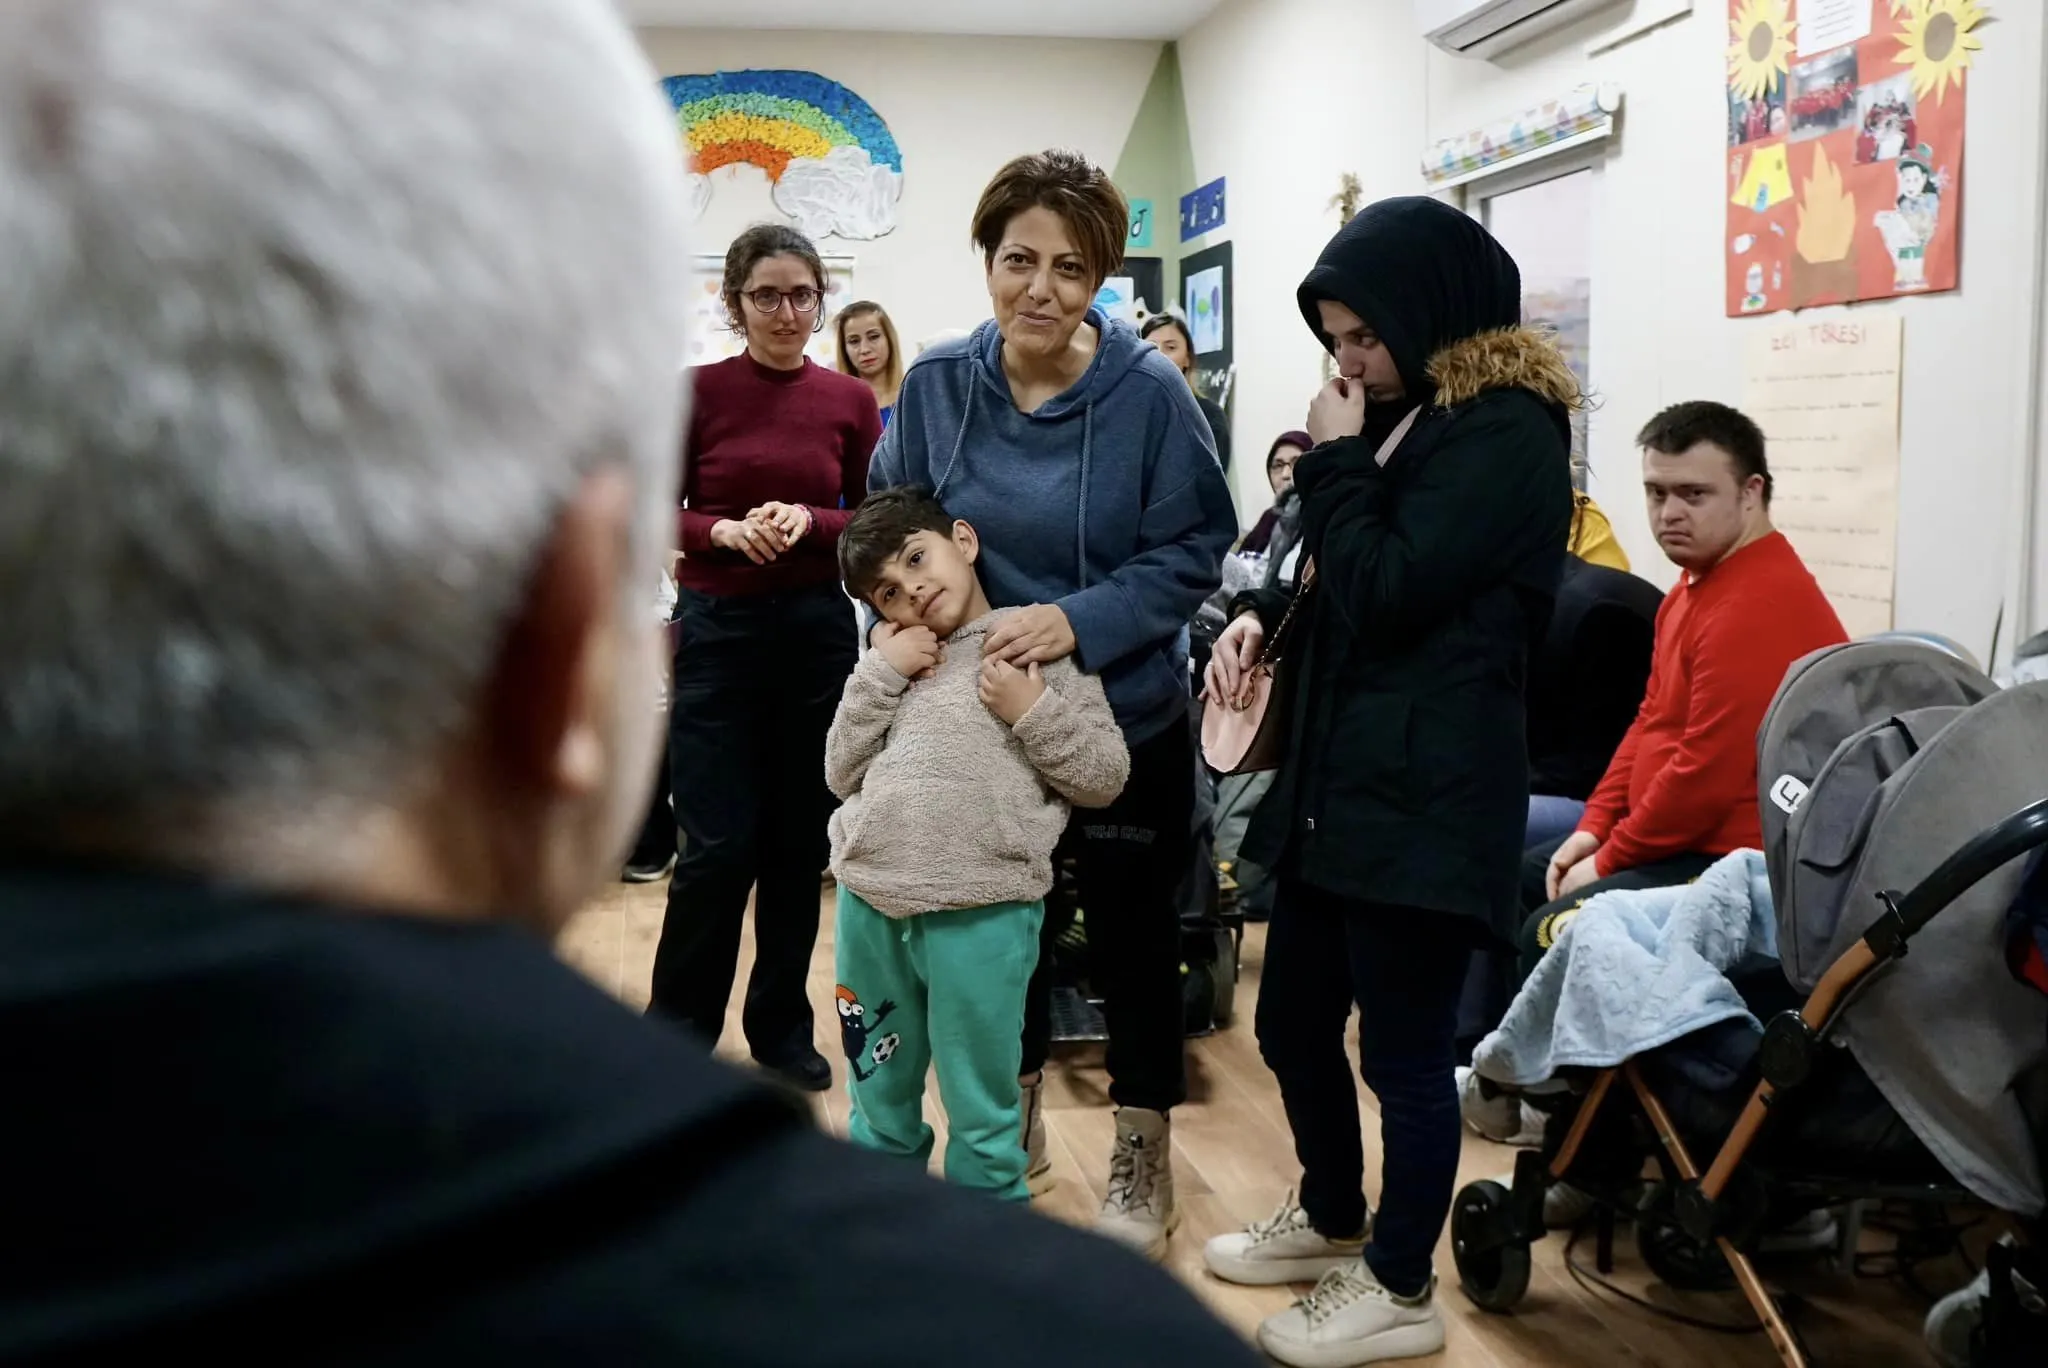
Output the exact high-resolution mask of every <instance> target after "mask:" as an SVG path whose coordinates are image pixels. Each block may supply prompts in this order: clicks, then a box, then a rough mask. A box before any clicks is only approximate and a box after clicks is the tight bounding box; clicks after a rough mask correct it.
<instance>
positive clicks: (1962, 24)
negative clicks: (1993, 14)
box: [1892, 0, 1984, 104]
mask: <svg viewBox="0 0 2048 1368" xmlns="http://www.w3.org/2000/svg"><path fill="white" fill-rule="evenodd" d="M1983 22H1984V11H1983V10H1982V9H1981V8H1979V7H1978V5H1977V0H1913V2H1912V4H1911V5H1910V6H1909V7H1908V8H1907V13H1906V19H1905V22H1904V23H1903V24H1902V25H1900V29H1899V37H1900V39H1901V40H1902V41H1903V42H1904V43H1905V46H1904V47H1902V48H1900V49H1899V54H1898V56H1897V57H1894V58H1893V59H1892V60H1893V61H1895V62H1897V63H1898V64H1899V65H1900V66H1903V67H1910V68H1912V71H1913V95H1914V98H1916V99H1922V100H1924V99H1926V98H1927V97H1928V96H1929V95H1930V94H1931V95H1933V96H1934V102H1935V103H1936V104H1940V103H1941V101H1942V97H1943V96H1944V95H1946V94H1947V93H1948V88H1949V86H1951V85H1953V86H1954V87H1955V88H1956V89H1957V90H1961V89H1962V88H1963V73H1964V72H1966V71H1968V70H1969V69H1970V54H1971V53H1973V52H1977V51H1979V50H1981V49H1982V48H1983V46H1984V43H1983V40H1981V39H1979V38H1978V37H1977V35H1976V34H1975V33H1974V32H1972V30H1974V29H1975V28H1976V27H1977V25H1979V24H1981V23H1983Z"/></svg>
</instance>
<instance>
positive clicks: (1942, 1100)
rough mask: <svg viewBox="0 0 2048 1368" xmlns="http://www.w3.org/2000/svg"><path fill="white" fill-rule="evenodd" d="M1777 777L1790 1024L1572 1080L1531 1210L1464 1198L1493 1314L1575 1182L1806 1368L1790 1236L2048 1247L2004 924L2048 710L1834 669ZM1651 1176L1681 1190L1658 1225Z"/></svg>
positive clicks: (1915, 664) (1771, 788)
mask: <svg viewBox="0 0 2048 1368" xmlns="http://www.w3.org/2000/svg"><path fill="white" fill-rule="evenodd" d="M1757 773H1758V775H1759V781H1758V788H1759V801H1760V807H1761V815H1762V821H1763V829H1764V835H1765V846H1766V849H1765V852H1764V854H1765V863H1766V866H1767V868H1768V872H1769V876H1770V886H1771V892H1772V899H1773V911H1774V914H1775V919H1776V923H1777V930H1778V945H1779V952H1780V957H1781V960H1780V963H1781V967H1782V975H1778V974H1775V973H1773V974H1772V975H1771V977H1772V978H1776V979H1780V980H1781V981H1779V982H1777V983H1774V984H1761V985H1756V988H1755V991H1754V995H1753V989H1752V986H1751V985H1746V984H1738V985H1737V986H1738V987H1740V988H1741V989H1742V991H1743V995H1744V997H1745V998H1746V999H1749V1001H1750V1005H1751V1008H1752V1010H1753V1011H1755V1012H1756V1014H1757V1015H1758V1016H1763V1017H1768V1021H1769V1024H1768V1026H1766V1027H1765V1028H1763V1029H1762V1030H1761V1031H1759V1030H1757V1029H1756V1027H1755V1025H1754V1024H1753V1023H1743V1022H1730V1023H1725V1024H1724V1025H1725V1027H1726V1029H1722V1028H1710V1029H1709V1030H1707V1031H1701V1032H1696V1033H1695V1034H1694V1035H1692V1036H1688V1037H1685V1038H1683V1039H1681V1040H1679V1041H1676V1042H1674V1043H1673V1044H1671V1045H1668V1046H1665V1047H1664V1048H1662V1049H1659V1050H1654V1051H1651V1052H1649V1053H1647V1054H1643V1055H1639V1056H1636V1057H1634V1058H1631V1059H1628V1060H1627V1061H1625V1062H1623V1063H1622V1064H1620V1065H1619V1066H1618V1067H1615V1068H1611V1069H1604V1070H1600V1071H1596V1072H1589V1073H1587V1074H1585V1075H1583V1076H1574V1077H1569V1078H1567V1079H1566V1081H1567V1082H1569V1083H1570V1084H1571V1092H1570V1093H1569V1094H1568V1101H1567V1102H1566V1104H1565V1108H1564V1110H1563V1112H1561V1118H1560V1124H1558V1125H1554V1126H1552V1127H1551V1130H1552V1132H1553V1137H1554V1138H1553V1140H1552V1142H1551V1143H1549V1144H1548V1145H1546V1147H1545V1150H1544V1151H1543V1152H1541V1153H1538V1152H1536V1151H1526V1152H1524V1153H1523V1154H1522V1155H1521V1156H1520V1159H1519V1161H1518V1165H1517V1168H1516V1171H1515V1177H1514V1184H1513V1189H1512V1191H1510V1190H1509V1189H1507V1188H1504V1187H1502V1186H1501V1185H1500V1184H1498V1183H1475V1184H1472V1185H1471V1186H1469V1187H1467V1188H1465V1189H1464V1190H1463V1191H1461V1192H1460V1193H1459V1195H1458V1199H1457V1202H1456V1205H1455V1207H1454V1209H1453V1214H1452V1243H1453V1249H1454V1252H1455V1255H1456V1259H1457V1266H1458V1273H1459V1279H1460V1282H1461V1283H1462V1285H1463V1287H1464V1289H1465V1291H1466V1293H1467V1295H1468V1296H1470V1297H1471V1299H1472V1300H1473V1301H1474V1302H1475V1303H1477V1304H1478V1305H1480V1306H1481V1307H1484V1308H1486V1309H1489V1310H1506V1309H1508V1308H1509V1307H1511V1306H1513V1305H1514V1304H1515V1303H1516V1302H1518V1301H1519V1300H1520V1299H1521V1297H1522V1295H1523V1293H1524V1292H1525V1291H1526V1290H1527V1287H1528V1280H1529V1266H1530V1258H1529V1249H1530V1245H1531V1243H1532V1242H1533V1241H1534V1240H1536V1239H1539V1238H1541V1237H1542V1235H1543V1233H1544V1223H1543V1213H1542V1208H1543V1197H1544V1193H1545V1191H1546V1189H1547V1187H1548V1186H1549V1185H1550V1184H1551V1183H1553V1182H1559V1181H1565V1180H1569V1181H1570V1182H1571V1183H1572V1184H1573V1185H1574V1186H1576V1187H1578V1188H1580V1189H1582V1190H1584V1191H1586V1192H1589V1193H1591V1194H1593V1195H1594V1196H1595V1197H1596V1198H1597V1199H1599V1200H1600V1201H1602V1202H1603V1203H1606V1204H1607V1205H1608V1207H1609V1209H1610V1211H1612V1210H1617V1209H1621V1208H1623V1207H1624V1205H1627V1208H1628V1212H1629V1214H1630V1215H1631V1216H1632V1218H1633V1219H1634V1221H1635V1225H1636V1240H1637V1246H1638V1248H1639V1250H1640V1251H1641V1253H1642V1254H1643V1257H1644V1261H1645V1262H1646V1263H1647V1264H1648V1265H1649V1266H1650V1268H1651V1270H1652V1271H1653V1272H1654V1273H1656V1274H1657V1275H1658V1276H1659V1277H1661V1278H1662V1279H1663V1280H1664V1281H1665V1282H1666V1283H1667V1284H1669V1285H1672V1286H1675V1287H1685V1286H1688V1285H1692V1286H1699V1285H1702V1283H1703V1282H1704V1281H1707V1280H1705V1279H1702V1278H1701V1277H1700V1274H1701V1271H1702V1269H1703V1267H1705V1266H1706V1265H1708V1264H1711V1265H1712V1267H1713V1268H1714V1269H1716V1270H1719V1271H1721V1272H1723V1273H1729V1274H1732V1277H1733V1279H1734V1281H1735V1282H1736V1283H1737V1284H1738V1285H1739V1286H1740V1287H1741V1290H1742V1292H1743V1294H1744V1295H1745V1297H1746V1298H1747V1300H1748V1301H1749V1302H1750V1304H1751V1306H1752V1307H1753V1308H1754V1309H1755V1311H1756V1314H1757V1317H1758V1319H1759V1320H1760V1321H1761V1322H1762V1324H1763V1327H1764V1328H1765V1330H1766V1331H1767V1332H1768V1333H1769V1334H1770V1336H1771V1339H1772V1341H1773V1343H1774V1344H1775V1345H1776V1347H1777V1349H1778V1351H1779V1353H1780V1356H1781V1357H1782V1358H1783V1360H1784V1362H1785V1363H1786V1364H1787V1365H1791V1366H1792V1368H1798V1366H1800V1365H1804V1364H1806V1363H1808V1362H1809V1359H1808V1357H1807V1354H1806V1351H1805V1349H1804V1347H1803V1346H1802V1345H1801V1344H1800V1342H1799V1339H1798V1336H1797V1334H1796V1332H1795V1329H1794V1327H1793V1326H1792V1325H1791V1324H1789V1323H1788V1322H1787V1320H1786V1318H1785V1316H1784V1315H1783V1313H1782V1312H1781V1310H1780V1308H1779V1306H1778V1304H1777V1302H1776V1300H1775V1299H1774V1298H1773V1296H1772V1295H1771V1293H1770V1291H1769V1290H1768V1289H1767V1288H1766V1287H1765V1285H1764V1283H1763V1281H1762V1280H1761V1279H1760V1278H1759V1277H1758V1275H1757V1272H1756V1269H1755V1267H1754V1265H1753V1264H1752V1262H1751V1260H1750V1258H1749V1251H1751V1250H1752V1249H1754V1248H1755V1247H1756V1244H1757V1242H1758V1240H1759V1238H1760V1236H1761V1234H1762V1232H1763V1231H1765V1230H1766V1229H1768V1228H1769V1226H1770V1223H1771V1222H1772V1221H1773V1220H1782V1219H1784V1218H1785V1217H1786V1216H1788V1215H1790V1214H1796V1213H1798V1212H1800V1211H1810V1210H1814V1209H1817V1208H1819V1207H1822V1206H1831V1205H1835V1204H1839V1203H1843V1202H1849V1201H1856V1200H1885V1199H1890V1200H1904V1201H1909V1202H1916V1203H1927V1204H1933V1205H1976V1206H1989V1207H1993V1208H1996V1209H1998V1210H2001V1211H2004V1212H2008V1213H2011V1214H2012V1215H2014V1216H2016V1217H2018V1218H2020V1219H2021V1221H2022V1222H2023V1223H2033V1226H2032V1227H2030V1228H2032V1229H2035V1230H2036V1231H2038V1223H2039V1222H2040V1220H2041V1218H2042V1216H2043V1212H2044V1207H2048V1191H2044V1186H2043V1178H2042V1174H2043V1157H2042V1146H2043V1139H2044V1137H2048V1115H2044V1114H2043V1113H2044V1111H2048V998H2043V997H2041V996H2039V995H2037V994H2034V993H2032V992H2031V991H2029V990H2028V989H2026V988H2025V987H2023V986H2021V985H2020V984H2019V983H2017V982H2015V981H2014V979H2013V978H2012V977H2011V975H2010V974H2009V973H2008V971H2007V967H2006V964H2005V960H2004V925H2005V914H2006V910H2007V908H2008V907H2009V906H2010V904H2011V903H2012V901H2013V899H2014V897H2015V895H2016V893H2017V891H2018V888H2019V884H2020V881H2021V879H2022V877H2023V875H2024V872H2025V863H2026V862H2025V857H2026V856H2027V855H2028V854H2030V853H2031V852H2032V851H2034V850H2035V849H2036V848H2037V847H2040V846H2042V845H2044V844H2048V684H2033V685H2024V686H2020V687H2017V688H2013V689H2008V690H2004V691H2000V690H1998V688H1997V687H1996V685H1994V684H1993V683H1992V682H1991V681H1990V680H1989V679H1988V678H1986V677H1985V676H1984V675H1983V673H1982V672H1981V671H1979V670H1977V669H1976V667H1975V666H1973V665H1971V664H1969V663H1968V662H1966V661H1963V660H1961V659H1959V658H1957V657H1956V656H1955V655H1954V654H1952V653H1950V652H1947V651H1944V650H1942V649H1940V648H1939V647H1937V646H1934V645H1931V644H1927V643H1925V642H1915V641H1907V640H1897V639H1882V638H1880V639H1876V640H1870V641H1862V642H1852V643H1850V644H1848V645H1845V646H1838V647H1833V648H1830V649H1828V650H1825V651H1821V652H1817V653H1816V654H1815V655H1813V656H1810V657H1808V658H1806V659H1805V660H1802V661H1800V662H1798V663H1797V664H1795V665H1794V666H1793V667H1792V669H1791V670H1790V671H1789V672H1788V674H1787V676H1786V679H1785V682H1784V683H1783V684H1782V685H1781V686H1780V689H1779V691H1778V694H1777V697H1776V700H1775V702H1774V703H1773V705H1772V707H1771V710H1770V712H1769V714H1768V715H1767V717H1766V719H1765V722H1764V725H1763V728H1762V729H1761V731H1760V732H1759V735H1758V770H1757ZM1901 890H1905V891H1901ZM1909 946H1910V948H1911V950H1912V953H1911V954H1910V955H1909V954H1908V953H1907V951H1908V948H1909ZM1773 1000H1775V1001H1776V1002H1777V1003H1779V1004H1782V1009H1781V1010H1778V1011H1776V1012H1775V1014H1773V1013H1772V1012H1770V1011H1769V1010H1767V1009H1766V1007H1765V1006H1764V1004H1765V1003H1766V1002H1771V1001H1773ZM1565 1114H1568V1115H1569V1117H1570V1123H1569V1126H1568V1127H1566V1126H1565V1125H1563V1124H1562V1116H1563V1115H1565ZM1696 1155H1707V1156H1711V1157H1710V1158H1709V1159H1708V1160H1707V1162H1705V1163H1702V1162H1700V1160H1699V1159H1696V1158H1695V1156H1696ZM1652 1158H1654V1160H1655V1162H1656V1164H1657V1166H1658V1169H1659V1171H1660V1173H1661V1179H1662V1181H1661V1182H1659V1183H1657V1184H1655V1185H1654V1186H1653V1187H1652V1188H1651V1189H1650V1190H1649V1191H1650V1197H1649V1198H1648V1199H1643V1198H1641V1197H1640V1195H1639V1194H1640V1193H1641V1192H1642V1186H1641V1177H1642V1173H1643V1170H1644V1166H1645V1163H1646V1161H1648V1160H1650V1159H1652ZM1604 1220H1605V1221H1606V1222H1607V1224H1605V1225H1604V1226H1603V1230H1611V1228H1612V1227H1611V1220H1612V1217H1611V1215H1610V1216H1607V1217H1605V1218H1604ZM2034 1243H2036V1244H2038V1243H2039V1241H2038V1237H2037V1238H2036V1240H2035V1241H2034ZM1604 1245H1605V1240H1604V1239H1603V1250H1604ZM1603 1261H1604V1257H1603ZM2006 1324H2007V1325H2008V1326H2009V1325H2010V1324H2011V1322H2010V1321H2008V1322H2006ZM2010 1334H2011V1332H2008V1338H2009V1339H2010ZM2044 1334H2048V1321H2035V1322H2034V1323H2032V1324H2030V1325H2024V1326H2022V1327H2021V1328H2020V1330H2019V1331H2018V1332H2017V1339H2016V1340H2014V1341H2012V1342H2007V1343H1990V1342H1987V1343H1985V1344H1982V1345H1980V1346H1979V1349H1978V1356H1977V1357H1976V1358H1975V1359H1973V1362H1976V1363H1981V1364H1985V1365H1991V1364H1999V1365H2003V1364H2006V1363H2019V1362H2028V1363H2037V1362H2038V1361H2039V1359H2038V1353H2039V1346H2040V1344H2041V1343H2043V1342H2044V1340H2043V1338H2042V1336H2043V1335H2044ZM2029 1355H2033V1357H2029Z"/></svg>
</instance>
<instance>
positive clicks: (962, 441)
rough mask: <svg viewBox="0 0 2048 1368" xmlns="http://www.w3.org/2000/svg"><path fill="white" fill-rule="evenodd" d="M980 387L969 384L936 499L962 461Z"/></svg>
mask: <svg viewBox="0 0 2048 1368" xmlns="http://www.w3.org/2000/svg"><path fill="white" fill-rule="evenodd" d="M978 388H979V386H977V385H974V384H971V383H970V384H969V385H968V386H967V409H966V411H965V412H963V413H962V414H961V415H960V433H959V435H958V436H957V437H955V438H954V439H953V454H952V455H950V456H948V457H947V458H946V468H945V469H944V470H942V471H940V472H939V483H938V485H937V486H936V487H935V488H934V489H933V490H932V497H933V498H934V499H937V498H940V497H942V496H943V495H944V494H945V492H946V481H948V480H950V479H952V478H953V467H954V466H956V465H958V464H959V463H960V449H961V448H962V447H964V446H966V445H967V425H968V424H969V423H971V422H973V421H974V394H975V391H976V390H977V389H978ZM1084 449H1085V445H1084ZM1081 459H1082V460H1083V461H1084V462H1085V461H1086V460H1087V457H1085V456H1083V457H1082V458H1081Z"/></svg>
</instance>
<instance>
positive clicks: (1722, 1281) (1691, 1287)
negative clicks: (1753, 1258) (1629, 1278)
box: [1636, 1209, 1735, 1292]
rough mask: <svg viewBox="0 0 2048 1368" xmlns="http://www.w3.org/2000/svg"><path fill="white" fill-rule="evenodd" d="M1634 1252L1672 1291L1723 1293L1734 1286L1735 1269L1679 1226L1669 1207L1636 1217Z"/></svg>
mask: <svg viewBox="0 0 2048 1368" xmlns="http://www.w3.org/2000/svg"><path fill="white" fill-rule="evenodd" d="M1636 1253H1638V1254H1640V1255H1641V1256H1642V1259H1643V1263H1644V1264H1645V1265H1647V1266H1648V1268H1649V1270H1650V1272H1651V1273H1653V1274H1655V1275H1656V1278H1657V1281H1659V1282H1661V1283H1663V1284H1664V1285H1665V1286H1666V1287H1668V1288H1670V1289H1671V1290H1672V1291H1674V1292H1723V1291H1726V1290H1727V1289H1728V1288H1731V1287H1733V1286H1735V1271H1734V1270H1733V1269H1731V1268H1729V1267H1728V1261H1727V1260H1726V1259H1724V1258H1722V1257H1721V1250H1720V1248H1719V1247H1718V1246H1716V1245H1712V1244H1701V1243H1700V1242H1699V1241H1698V1240H1695V1239H1694V1238H1693V1237H1692V1236H1690V1235H1688V1234H1686V1233H1685V1231H1684V1230H1683V1229H1681V1228H1680V1227H1679V1224H1678V1222H1677V1221H1676V1220H1674V1219H1673V1218H1672V1216H1671V1214H1670V1212H1669V1211H1668V1210H1663V1211H1660V1210H1654V1209H1652V1210H1645V1211H1643V1212H1641V1213H1640V1214H1638V1215H1637V1217H1636Z"/></svg>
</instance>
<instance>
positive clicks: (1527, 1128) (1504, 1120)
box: [1458, 1065, 1544, 1149]
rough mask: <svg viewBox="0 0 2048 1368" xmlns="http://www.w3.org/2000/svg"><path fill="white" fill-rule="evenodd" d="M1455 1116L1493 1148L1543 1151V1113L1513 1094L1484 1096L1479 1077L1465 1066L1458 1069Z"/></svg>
mask: <svg viewBox="0 0 2048 1368" xmlns="http://www.w3.org/2000/svg"><path fill="white" fill-rule="evenodd" d="M1458 1115H1460V1116H1462V1117H1463V1118H1465V1125H1466V1127H1467V1128H1469V1129H1470V1130H1471V1132H1472V1133H1473V1134H1474V1135H1478V1136H1482V1137H1484V1138H1485V1139H1488V1140H1491V1141H1493V1143H1494V1144H1496V1145H1514V1146H1516V1147H1517V1148H1519V1149H1542V1148H1543V1122H1544V1116H1543V1113H1542V1112H1540V1111H1537V1110H1536V1109H1535V1108H1534V1107H1532V1106H1530V1105H1529V1104H1528V1103H1527V1102H1524V1101H1523V1100H1522V1099H1521V1098H1520V1097H1517V1096H1516V1095H1515V1094H1513V1093H1499V1094H1496V1095H1495V1096H1493V1097H1488V1096H1486V1095H1485V1093H1483V1092H1482V1091H1481V1090H1480V1086H1479V1075H1478V1074H1477V1073H1475V1072H1473V1071H1472V1070H1471V1069H1470V1068H1468V1067H1466V1066H1464V1065H1460V1066H1459V1068H1458Z"/></svg>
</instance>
